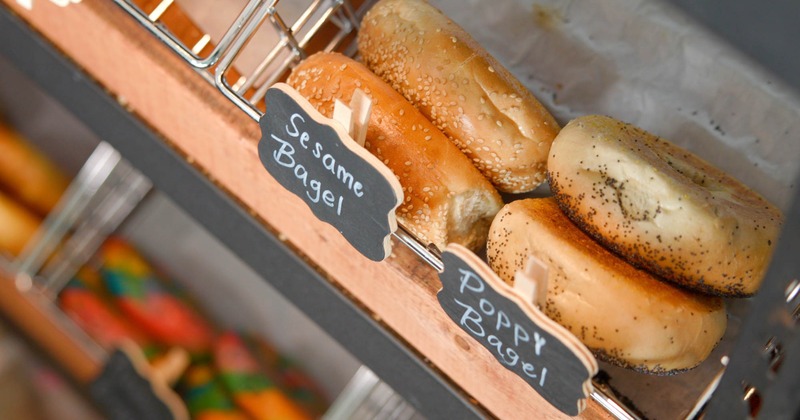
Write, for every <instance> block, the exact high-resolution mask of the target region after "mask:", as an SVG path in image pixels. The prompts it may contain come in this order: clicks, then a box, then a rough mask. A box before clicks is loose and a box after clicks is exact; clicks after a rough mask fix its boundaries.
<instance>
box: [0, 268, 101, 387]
mask: <svg viewBox="0 0 800 420" xmlns="http://www.w3.org/2000/svg"><path fill="white" fill-rule="evenodd" d="M53 309H54V306H52V305H50V307H49V308H48V304H47V302H45V301H44V298H43V297H42V296H37V295H33V294H31V295H26V294H23V293H22V292H20V291H19V290H18V289H17V286H16V284H15V279H14V277H13V276H11V275H9V274H8V273H6V272H0V312H2V313H3V315H4V316H6V317H7V318H8V319H9V320H10V321H11V322H12V323H14V324H15V325H16V326H17V327H19V328H20V329H21V330H22V331H25V333H26V334H27V335H28V336H29V338H30V339H31V340H33V341H34V342H35V343H36V344H37V345H39V346H40V347H41V348H42V349H43V350H44V351H45V352H47V354H48V355H50V356H51V357H52V358H53V359H54V360H55V361H56V362H57V363H58V364H59V365H60V366H62V367H63V368H64V370H65V371H66V372H67V373H68V374H70V375H71V376H72V377H73V378H75V380H77V381H78V382H79V383H81V384H84V385H88V384H89V382H91V381H92V380H93V379H94V378H96V377H97V375H99V374H100V371H101V369H102V366H103V360H101V358H100V357H99V356H98V355H96V354H93V353H92V351H91V350H89V349H87V348H85V347H84V346H82V345H81V344H80V343H78V342H77V341H76V340H75V338H74V337H73V336H72V335H71V334H70V333H68V332H67V327H66V326H65V325H64V323H63V321H64V319H61V318H59V317H58V316H56V314H55V313H54V312H53Z"/></svg>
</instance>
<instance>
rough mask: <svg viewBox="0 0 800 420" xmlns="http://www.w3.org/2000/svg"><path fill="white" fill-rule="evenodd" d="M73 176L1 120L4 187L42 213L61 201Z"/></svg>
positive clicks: (0, 171)
mask: <svg viewBox="0 0 800 420" xmlns="http://www.w3.org/2000/svg"><path fill="white" fill-rule="evenodd" d="M68 184H69V180H68V179H67V178H66V177H65V176H64V175H63V174H62V173H61V171H59V170H58V168H56V167H55V166H54V165H53V164H52V163H51V162H50V161H49V160H47V159H46V158H45V157H44V156H43V155H42V154H41V153H39V152H38V151H37V150H35V149H34V148H33V147H31V146H30V145H29V144H28V143H27V142H25V141H24V140H23V139H22V138H21V137H20V136H19V134H17V133H15V132H14V131H12V130H11V129H10V128H9V127H6V126H5V125H3V124H0V188H2V189H4V190H5V191H6V192H8V193H9V194H10V195H12V196H14V198H16V199H18V200H19V201H20V202H21V203H23V204H24V205H25V206H27V207H28V208H30V209H31V210H33V211H35V212H36V213H38V214H39V215H41V216H45V215H47V213H49V212H50V210H52V209H53V207H55V205H56V203H58V200H59V198H61V194H63V193H64V190H66V188H67V185H68Z"/></svg>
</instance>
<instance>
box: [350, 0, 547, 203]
mask: <svg viewBox="0 0 800 420" xmlns="http://www.w3.org/2000/svg"><path fill="white" fill-rule="evenodd" d="M358 50H359V52H360V53H361V55H362V57H363V59H364V62H365V63H366V65H367V66H368V67H369V68H370V69H371V70H372V71H374V72H375V73H377V74H378V75H379V76H381V77H382V78H384V79H385V80H386V81H388V82H389V83H390V84H391V85H392V87H394V88H395V89H396V90H397V91H399V92H401V93H402V94H403V96H405V97H406V99H408V100H409V101H410V102H411V103H413V104H414V106H416V107H417V108H418V109H419V110H420V111H422V113H423V114H424V115H425V116H426V117H428V119H430V120H431V121H433V122H434V123H435V124H436V126H437V127H438V128H439V129H441V130H442V131H443V132H444V133H445V134H446V135H447V136H448V137H450V139H451V140H452V141H453V142H454V143H455V144H456V145H457V146H458V147H459V149H461V151H463V152H464V153H465V154H466V155H467V156H468V157H469V158H470V160H471V161H472V162H473V164H474V165H475V166H476V167H477V168H478V169H480V171H481V172H482V173H483V174H484V175H485V176H486V177H487V178H488V179H489V180H491V181H492V183H493V184H494V185H495V186H496V187H497V188H498V189H499V190H500V191H503V192H509V193H521V192H526V191H530V190H532V189H534V188H536V186H538V185H539V184H540V183H541V182H542V181H544V179H545V170H546V168H545V164H546V161H547V153H548V151H549V150H550V143H551V142H552V141H553V138H554V137H555V135H556V133H558V130H559V127H558V123H557V122H556V121H555V119H554V118H553V117H552V116H551V115H550V113H549V112H548V111H547V110H546V109H545V108H544V107H543V106H542V105H541V104H540V103H539V102H538V101H537V100H536V98H534V97H533V95H532V94H531V93H530V92H529V91H528V90H527V89H526V88H525V87H524V86H522V84H521V83H520V82H519V81H517V80H516V79H515V78H514V76H513V75H511V73H509V72H508V71H507V70H506V69H505V68H503V66H502V65H501V64H500V63H499V62H497V60H495V59H494V58H492V56H490V55H489V53H487V52H486V50H484V49H483V48H481V46H480V45H478V43H477V42H475V40H473V39H472V38H471V37H470V36H469V34H467V33H466V32H465V31H464V30H463V29H462V28H461V27H459V26H458V25H457V24H455V23H454V22H453V21H451V20H450V19H449V18H447V17H446V16H445V15H443V14H442V13H441V12H440V11H439V10H437V9H435V8H434V7H432V6H430V5H429V4H428V3H427V2H426V1H424V0H382V1H379V2H378V3H377V4H376V5H375V6H373V7H372V9H371V10H370V11H369V12H368V13H367V14H366V16H365V17H364V20H363V22H362V24H361V29H360V31H359V34H358Z"/></svg>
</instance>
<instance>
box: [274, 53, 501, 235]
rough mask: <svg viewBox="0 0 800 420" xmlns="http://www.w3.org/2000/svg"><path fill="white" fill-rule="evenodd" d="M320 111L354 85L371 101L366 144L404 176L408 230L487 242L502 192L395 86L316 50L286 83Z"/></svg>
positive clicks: (403, 219) (402, 214) (329, 111)
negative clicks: (396, 89) (394, 88)
mask: <svg viewBox="0 0 800 420" xmlns="http://www.w3.org/2000/svg"><path fill="white" fill-rule="evenodd" d="M286 82H287V83H288V84H289V85H290V86H292V87H293V88H295V89H297V91H298V92H300V94H301V95H302V96H304V97H305V98H307V99H308V101H309V102H310V103H311V104H312V105H313V106H314V107H315V108H316V109H317V110H319V111H320V112H321V113H322V114H323V115H325V116H327V117H331V116H332V115H333V106H334V102H335V100H336V99H339V100H341V101H343V102H345V103H349V102H350V99H351V98H352V97H353V93H354V92H355V90H356V89H361V90H362V91H364V93H366V94H367V96H369V97H370V98H371V99H372V101H373V106H372V113H371V114H370V117H369V122H368V127H367V138H366V143H365V144H364V147H365V148H366V149H367V150H369V151H370V153H372V154H373V155H375V156H377V157H378V158H379V159H380V160H381V161H382V162H384V163H385V164H386V166H387V167H388V168H389V169H391V170H392V172H393V173H394V174H395V175H396V176H397V178H398V179H399V180H400V185H401V186H402V187H403V195H404V197H405V199H404V201H403V203H402V204H401V205H400V206H399V207H398V208H397V212H396V214H397V219H398V220H399V221H400V223H402V224H403V226H404V227H406V228H408V229H409V230H410V231H411V233H413V234H414V235H416V236H417V237H419V238H420V239H422V240H424V241H426V242H427V243H432V244H434V245H436V246H437V247H438V248H439V249H444V248H445V246H446V245H447V244H448V243H450V242H454V243H458V244H461V245H464V246H465V247H467V248H470V249H473V250H477V249H483V247H484V246H485V245H486V235H487V234H488V232H489V225H490V224H491V223H492V219H493V218H494V215H495V214H497V212H498V211H499V210H500V208H501V207H502V206H503V201H502V199H501V198H500V194H498V193H497V191H496V190H495V189H494V188H493V187H492V185H491V184H490V183H489V181H487V180H486V179H485V178H484V177H483V176H482V175H481V174H480V172H478V170H477V169H475V168H474V167H473V166H472V165H471V164H470V162H469V160H468V159H467V158H466V156H464V154H463V153H461V152H460V151H459V150H458V148H456V147H455V146H454V145H453V144H452V143H450V142H449V141H448V140H447V138H446V137H445V136H444V135H443V134H442V133H441V132H440V131H439V130H438V129H437V128H436V127H434V126H433V124H432V123H431V122H430V121H428V120H427V119H426V118H425V117H424V116H422V114H420V113H419V111H417V110H416V109H415V108H414V107H413V106H412V105H411V104H410V103H408V101H406V100H405V99H403V97H402V96H401V95H400V94H399V93H397V92H395V91H394V90H393V89H392V88H391V86H389V85H388V84H386V82H384V81H383V80H381V78H379V77H378V76H376V75H374V74H373V73H372V72H370V71H369V69H367V68H366V67H364V65H363V64H360V63H358V62H356V61H354V60H352V59H350V58H348V57H345V56H343V55H341V54H336V53H317V54H314V55H312V56H311V57H308V58H307V59H305V60H304V61H303V62H301V63H300V64H299V65H298V66H297V67H296V68H295V69H294V70H293V71H292V74H291V75H290V76H289V78H288V79H287V81H286Z"/></svg>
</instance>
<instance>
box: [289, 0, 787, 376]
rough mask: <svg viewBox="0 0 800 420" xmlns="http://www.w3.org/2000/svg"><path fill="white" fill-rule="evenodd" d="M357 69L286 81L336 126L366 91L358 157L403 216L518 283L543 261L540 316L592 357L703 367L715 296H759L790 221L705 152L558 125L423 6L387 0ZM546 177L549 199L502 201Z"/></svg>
mask: <svg viewBox="0 0 800 420" xmlns="http://www.w3.org/2000/svg"><path fill="white" fill-rule="evenodd" d="M358 49H359V53H360V56H361V59H362V62H363V64H362V63H360V62H357V61H355V60H352V59H350V58H347V57H345V56H342V55H339V54H335V53H319V54H316V55H313V56H311V57H309V58H307V59H306V60H304V61H303V62H301V63H300V64H299V65H298V66H297V67H296V68H295V69H294V70H293V72H292V74H291V75H290V76H289V78H288V80H287V83H288V84H289V85H291V86H293V87H294V88H295V89H297V90H298V91H299V92H300V94H301V95H303V96H304V97H306V98H307V99H308V100H309V101H310V102H311V104H312V105H313V106H315V107H316V108H317V109H318V110H320V111H321V112H322V113H323V114H324V115H326V116H328V117H331V116H332V113H333V106H334V102H335V100H337V99H338V100H341V101H343V102H345V103H347V102H349V101H350V99H351V97H352V96H353V93H354V92H355V90H356V89H360V90H362V91H363V92H364V93H366V94H367V95H368V96H369V97H370V98H371V99H372V101H373V111H372V115H371V116H370V120H369V125H368V130H367V139H366V144H365V147H366V148H367V149H368V150H369V151H370V152H371V153H373V154H374V155H376V156H377V157H379V158H380V159H381V161H383V162H384V163H385V164H386V165H387V166H388V167H389V169H391V170H392V172H393V173H394V174H395V175H396V176H397V177H398V179H399V180H400V183H401V185H402V187H403V191H404V196H405V202H404V203H403V204H402V205H401V206H400V207H399V208H398V210H397V217H398V220H399V221H400V223H402V224H403V225H404V226H405V227H407V228H408V229H409V230H411V231H412V233H414V234H415V235H417V236H418V237H419V238H420V239H421V240H423V241H425V242H428V243H432V244H434V245H436V246H437V247H439V248H440V249H443V248H444V247H445V246H446V245H447V244H448V243H451V242H455V243H459V244H462V245H465V246H467V247H469V248H471V249H473V250H479V249H481V248H483V247H484V246H485V247H486V248H487V255H488V260H489V264H490V266H491V267H492V269H493V270H494V271H495V272H496V273H497V274H498V275H499V276H500V278H502V279H503V280H504V281H506V282H508V283H512V282H513V279H514V274H515V273H516V272H517V271H519V270H521V269H523V267H524V266H525V264H526V263H527V261H528V259H529V258H530V257H531V256H533V257H536V258H538V259H539V260H540V261H542V262H544V263H545V264H547V265H548V267H549V274H548V276H549V278H548V290H547V299H546V304H545V307H544V308H542V309H543V310H544V312H545V313H546V314H547V315H548V316H550V317H551V318H552V319H554V320H555V321H557V322H559V323H560V324H562V325H563V326H564V327H566V328H567V329H569V330H570V331H571V332H572V333H573V334H575V335H576V336H577V337H578V338H580V339H581V340H582V341H583V343H584V344H586V346H587V347H588V348H590V349H591V350H592V351H593V352H594V353H595V354H596V355H597V356H598V357H599V358H601V359H604V360H607V361H609V362H612V363H615V364H617V365H620V366H625V367H629V368H633V369H636V370H639V371H643V372H648V373H657V374H667V373H675V372H678V371H681V370H685V369H689V368H692V367H694V366H696V365H697V364H699V363H700V362H701V361H703V360H704V359H705V358H706V357H707V356H708V355H709V354H710V352H711V350H712V349H713V348H714V346H715V345H716V343H717V342H718V341H719V340H720V338H721V337H722V335H723V333H724V331H725V328H726V323H727V317H726V312H725V307H724V304H723V301H722V299H721V298H720V297H742V296H750V295H752V294H753V293H755V291H756V290H757V288H758V285H759V283H760V282H761V279H762V278H763V276H764V272H765V270H766V267H767V265H768V263H769V259H770V255H771V253H772V250H773V247H774V245H775V243H776V240H777V237H778V234H779V231H780V224H781V218H782V216H781V214H780V212H779V211H778V210H777V209H776V208H775V207H774V206H772V205H771V204H770V203H769V202H767V201H766V200H765V199H763V198H762V197H761V196H759V195H758V194H756V193H754V192H752V191H750V190H748V189H747V188H746V187H744V186H743V185H742V184H740V183H739V182H737V181H736V180H734V179H733V178H732V177H730V176H728V175H726V174H725V173H723V172H722V171H720V170H718V169H716V168H714V167H712V166H711V165H709V164H708V163H706V162H704V161H703V160H701V159H700V158H698V157H696V156H694V155H692V154H691V153H689V152H687V151H685V150H682V149H680V148H678V147H676V146H674V145H672V144H671V143H669V142H667V141H665V140H663V139H661V138H658V137H656V136H654V135H652V134H649V133H647V132H645V131H643V130H641V129H639V128H636V127H634V126H632V125H629V124H625V123H622V122H619V121H616V120H613V119H611V118H609V117H604V116H585V117H580V118H577V119H575V120H573V121H571V122H569V123H568V124H567V125H566V126H565V127H564V128H563V129H561V128H560V127H559V125H558V123H557V122H556V120H555V119H554V118H553V117H552V115H551V114H550V113H549V112H548V111H547V110H546V109H545V108H544V107H543V106H542V105H541V104H540V103H539V102H538V101H537V100H536V99H535V98H534V97H533V95H532V94H531V93H530V92H529V91H528V90H527V89H526V88H525V87H524V86H522V84H520V83H519V82H518V81H517V80H516V79H515V78H514V77H513V76H512V75H511V74H510V73H509V72H508V71H507V70H506V69H504V68H503V66H502V65H501V64H500V63H498V62H497V61H496V60H495V59H494V58H492V57H491V56H490V55H489V54H488V53H487V52H486V51H485V50H483V49H482V48H481V47H480V46H479V45H478V44H477V43H476V42H475V41H474V40H473V39H472V38H471V37H470V36H469V35H468V34H467V33H466V32H465V31H464V30H463V29H461V28H460V27H459V26H458V25H456V24H455V23H453V22H452V21H451V20H450V19H448V18H447V17H446V16H445V15H443V14H442V13H441V12H440V11H438V10H436V9H435V8H433V7H432V6H430V5H428V4H427V3H426V2H425V1H424V0H381V1H379V2H378V3H377V4H376V5H375V6H373V8H372V9H371V10H370V11H369V12H368V13H367V14H366V16H365V17H364V19H363V22H362V25H361V28H360V31H359V35H358ZM545 180H548V181H549V183H550V187H551V190H552V192H553V196H552V197H548V198H533V199H531V198H528V199H517V200H512V201H511V202H510V203H509V204H505V205H504V203H503V201H502V200H501V197H500V195H499V194H498V191H500V192H503V193H510V194H518V193H524V192H529V191H531V190H533V189H535V188H536V187H537V186H538V185H539V184H541V183H542V182H544V181H545Z"/></svg>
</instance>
